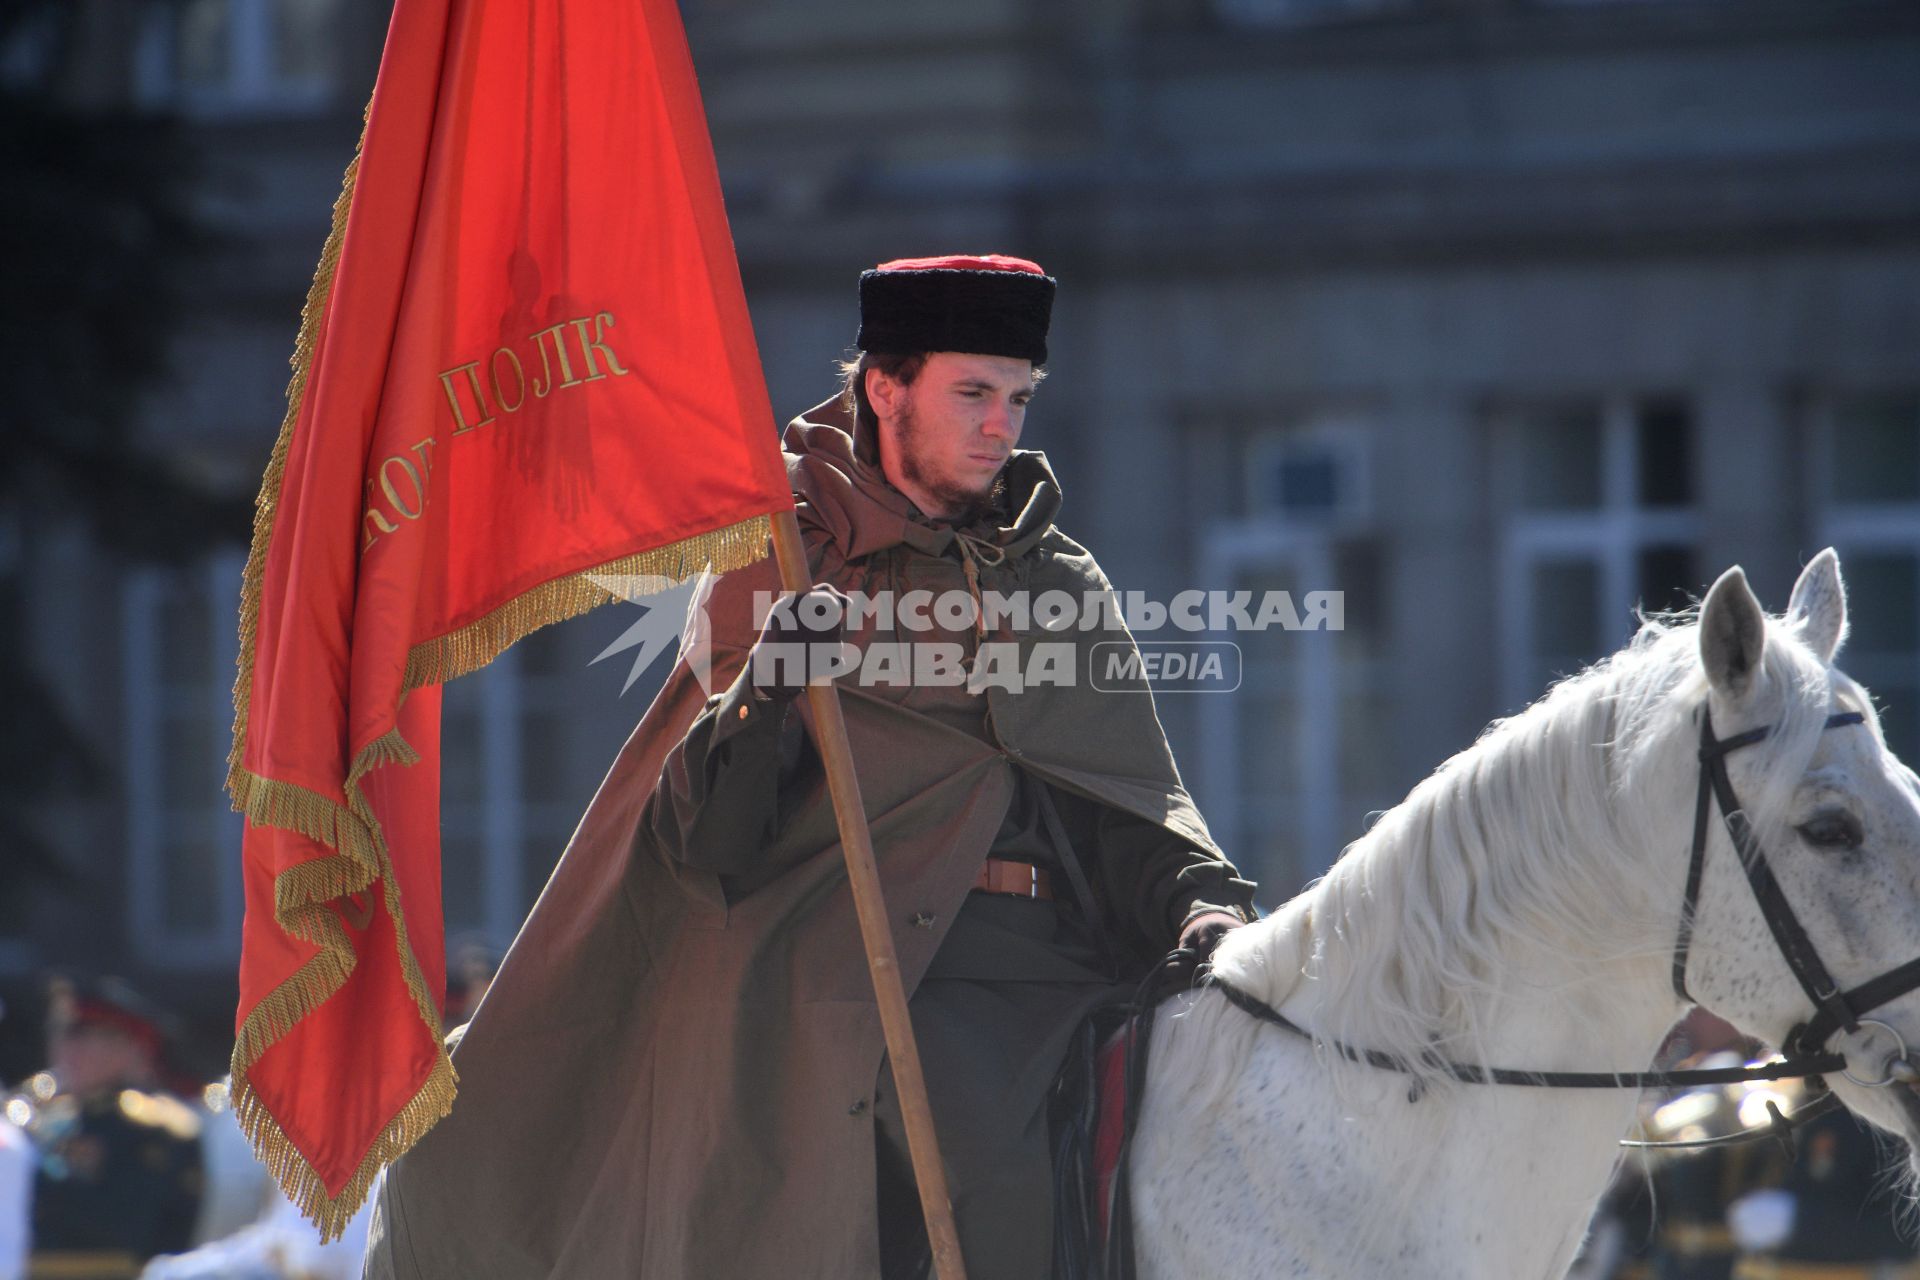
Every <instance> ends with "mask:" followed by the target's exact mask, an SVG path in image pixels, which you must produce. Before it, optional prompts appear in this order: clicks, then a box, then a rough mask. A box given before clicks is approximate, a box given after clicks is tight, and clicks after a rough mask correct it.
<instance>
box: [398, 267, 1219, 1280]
mask: <svg viewBox="0 0 1920 1280" xmlns="http://www.w3.org/2000/svg"><path fill="white" fill-rule="evenodd" d="M1054 287H1055V282H1054V281H1053V279H1052V278H1051V277H1048V276H1046V275H1045V274H1044V273H1043V272H1041V270H1040V268H1039V267H1037V266H1035V265H1034V264H1032V263H1030V262H1024V261H1021V260H1017V259H1010V258H1001V257H984V258H971V257H969V258H936V259H913V260H905V261H900V262H893V263H887V264H885V265H883V266H881V267H880V268H878V269H876V270H873V271H868V272H866V273H864V274H863V276H862V278H861V289H860V298H861V326H860V336H859V339H858V342H857V345H858V346H859V347H860V348H861V351H860V355H859V357H858V358H857V359H856V360H855V361H852V362H850V363H849V365H848V366H847V368H846V385H845V387H844V389H843V394H842V395H840V396H838V397H836V398H835V399H833V400H829V401H828V402H826V403H824V404H822V405H819V406H817V407H816V408H814V409H811V410H809V411H808V412H806V413H804V414H802V415H801V416H800V417H799V418H797V419H796V420H795V421H794V422H793V423H792V424H791V425H790V426H789V427H788V428H787V431H786V433H785V435H784V437H783V445H784V448H785V449H786V452H787V454H788V459H787V463H788V472H789V476H790V479H791V482H792V484H793V488H794V493H795V496H796V500H797V507H798V515H799V521H800V526H801V529H802V532H803V534H804V535H805V540H806V544H807V550H808V556H809V561H810V568H811V573H812V575H813V578H814V580H815V582H816V583H817V584H818V585H817V586H816V587H815V588H814V589H813V590H812V591H811V592H808V593H807V594H806V595H805V596H803V597H802V598H801V599H800V600H799V601H789V602H786V603H785V604H783V605H781V606H780V607H777V608H774V609H772V610H771V612H769V610H768V602H769V601H770V600H771V599H772V598H773V596H774V595H775V593H776V590H777V583H776V580H775V578H774V575H773V573H772V570H771V567H770V566H757V567H755V568H752V569H748V570H743V571H740V572H738V573H734V574H729V575H727V576H726V577H725V578H723V579H721V580H719V582H718V583H717V584H716V586H715V588H714V591H713V594H712V597H711V599H710V600H709V601H707V602H706V604H705V610H706V614H707V617H708V618H709V619H710V624H711V629H712V636H713V650H712V651H713V665H712V672H711V678H712V680H713V687H714V688H717V689H721V691H720V692H718V693H716V694H714V695H712V696H711V697H709V696H707V695H706V691H705V687H704V686H703V685H701V684H700V683H699V680H698V677H699V676H700V675H702V674H706V673H696V672H695V671H693V670H692V669H691V666H690V665H689V664H688V663H687V662H685V661H683V662H682V664H681V665H680V666H679V667H678V668H676V670H675V672H674V674H673V675H672V676H671V677H670V678H669V680H668V683H667V685H666V687H665V688H664V689H663V690H662V693H661V694H660V697H659V698H658V699H657V700H656V701H655V704H654V706H653V707H652V708H651V709H650V710H649V712H648V714H647V717H646V719H645V720H644V721H643V722H642V724H641V726H640V728H639V729H638V730H636V733H635V735H634V739H633V740H632V741H630V742H629V744H628V747H627V749H626V751H624V752H623V753H622V757H621V759H620V761H618V762H616V765H615V767H614V770H613V773H612V774H611V775H610V776H609V778H608V780H607V782H606V784H604V785H603V786H602V788H601V792H600V795H599V796H598V797H596V799H595V802H594V805H593V807H592V809H590V810H589V812H588V815H587V817H586V819H585V820H583V822H582V824H581V829H580V832H579V833H578V834H576V836H575V839H574V841H573V843H572V845H570V846H569V849H568V852H567V855H566V857H565V858H564V859H563V861H562V865H561V867H560V868H559V870H558V871H556V873H555V878H554V881H553V883H552V884H551V885H550V886H549V888H548V890H547V892H546V894H545V895H543V897H542V900H541V902H540V904H539V905H538V906H537V907H536V909H535V912H534V915H533V917H532V918H531V919H530V920H529V922H528V925H527V927H526V929H525V930H524V931H523V933H522V936H521V938H520V940H519V941H518V942H516V944H515V946H514V949H513V952H512V953H511V954H510V955H509V956H508V958H507V962H506V965H505V967H504V968H503V969H502V972H501V974H500V977H499V979H498V980H497V981H496V984H495V987H494V989H493V991H492V993H490V995H489V998H488V1001H487V1003H486V1004H484V1005H483V1006H482V1008H481V1010H480V1012H479V1014H478V1016H477V1017H476V1018H475V1020H474V1022H473V1024H472V1026H471V1028H470V1029H469V1031H468V1033H467V1036H466V1037H465V1039H464V1040H463V1042H462V1044H461V1046H460V1048H459V1050H458V1051H457V1052H456V1054H455V1058H454V1061H455V1065H456V1067H457V1068H458V1070H459V1071H460V1075H461V1099H460V1102H459V1104H458V1105H457V1106H456V1107H455V1109H454V1112H453V1115H452V1116H451V1117H450V1118H449V1120H448V1121H446V1122H444V1123H443V1124H442V1125H440V1126H439V1127H438V1128H436V1129H435V1130H433V1131H432V1132H431V1133H430V1134H429V1135H428V1136H427V1137H426V1138H425V1140H423V1142H422V1143H421V1144H420V1146H419V1147H418V1148H416V1150H415V1151H414V1152H413V1153H412V1154H410V1155H409V1156H407V1157H406V1158H405V1159H403V1160H402V1161H401V1162H400V1163H399V1164H397V1165H396V1166H395V1167H394V1170H393V1176H392V1178H391V1179H390V1180H389V1185H388V1187H387V1191H386V1193H385V1195H384V1197H383V1199H382V1205H381V1220H380V1222H379V1223H377V1225H376V1228H375V1233H374V1235H375V1243H374V1245H373V1248H372V1251H371V1252H370V1255H369V1271H368V1274H369V1275H370V1276H374V1277H387V1276H406V1277H427V1276H439V1275H456V1274H457V1275H460V1276H461V1277H463V1280H465V1278H467V1277H490V1276H499V1277H503V1278H504V1277H507V1276H512V1277H515V1280H519V1278H520V1277H527V1276H542V1275H544V1276H561V1275H566V1276H599V1275H616V1274H618V1275H644V1276H649V1277H656V1276H657V1277H687V1278H689V1280H691V1278H694V1277H720V1276H725V1277H728V1278H729V1280H734V1278H740V1280H749V1278H751V1277H757V1276H773V1275H780V1276H790V1275H803V1276H872V1275H876V1274H878V1275H883V1276H885V1277H888V1280H892V1278H893V1277H896V1276H915V1275H923V1274H925V1271H926V1267H927V1263H928V1257H927V1247H926V1243H925V1239H924V1235H923V1232H922V1230H921V1228H920V1225H919V1209H918V1202H917V1198H916V1193H915V1191H914V1188H913V1183H912V1174H911V1171H910V1166H909V1163H908V1160H907V1154H906V1148H905V1140H904V1136H903V1133H902V1128H901V1121H900V1116H899V1110H898V1105H897V1102H896V1099H895V1094H894V1091H893V1089H892V1086H891V1080H890V1078H889V1076H888V1073H887V1070H886V1067H885V1064H884V1062H883V1052H884V1047H883V1042H882V1039H881V1035H880V1029H879V1024H878V1019H877V1016H876V1010H875V1007H874V1002H873V997H872V992H871V986H870V979H869V976H868V974H867V971H866V961H865V957H864V951H863V948H862V946H861V943H860V937H859V932H858V929H857V927H856V924H855V916H854V910H853V904H852V901H851V895H850V892H849V890H848V886H847V881H846V874H845V870H844V867H843V865H842V862H841V854H840V850H839V847H838V843H837V842H838V834H837V830H836V828H835V824H834V818H833V813H832V807H831V804H830V801H829V798H828V795H827V790H826V787H825V785H824V781H823V776H822V768H821V763H820V760H819V757H818V755H817V754H816V753H815V751H814V748H813V745H812V742H813V740H812V738H811V737H810V729H811V725H810V723H809V721H810V712H809V710H808V708H807V706H806V704H805V702H804V700H799V699H798V698H797V696H796V695H798V694H799V692H800V691H801V689H802V688H803V687H804V685H805V683H806V682H807V681H808V680H809V679H818V678H822V677H823V676H824V674H826V673H829V672H831V673H835V674H840V677H841V678H840V681H839V683H840V687H841V690H842V701H843V703H844V705H845V712H846V720H847V724H848V731H849V737H850V739H851V743H852V747H853V751H854V759H855V763H856V766H857V768H858V770H859V773H860V779H861V787H862V791H863V794H864V798H865V802H866V807H867V811H868V814H869V817H870V819H871V822H872V829H873V839H874V846H875V850H876V854H877V857H878V862H879V868H880V873H881V877H882V881H883V884H884V887H885V893H886V900H887V905H888V908H889V910H890V911H891V913H892V915H893V917H894V919H893V921H892V923H893V929H894V941H895V945H896V948H897V950H898V954H899V957H900V967H901V976H902V979H903V981H904V982H905V984H906V986H907V989H908V991H909V992H910V993H911V1001H910V1006H909V1007H910V1010H911V1012H912V1015H913V1023H914V1029H915V1034H916V1038H917V1040H918V1043H919V1045H920V1053H921V1057H922V1059H923V1063H924V1067H925V1072H926V1077H927V1081H928V1090H929V1094H930V1099H931V1103H932V1107H933V1113H934V1121H935V1127H936V1129H937V1131H938V1134H939V1138H940V1143H941V1150H942V1155H943V1156H944V1159H945V1162H946V1165H947V1169H948V1178H949V1182H950V1186H951V1190H952V1193H953V1200H954V1210H955V1215H956V1219H957V1223H958V1228H959V1233H960V1238H961V1242H962V1246H963V1252H964V1254H965V1257H966V1261H967V1265H968V1268H969V1271H970V1274H972V1275H974V1276H975V1277H977V1278H985V1280H1023V1278H1030V1280H1043V1278H1044V1277H1046V1276H1047V1275H1048V1274H1049V1271H1050V1268H1051V1251H1052V1243H1051V1204H1052V1175H1051V1160H1050V1154H1051V1148H1052V1143H1051V1141H1050V1134H1049V1117H1048V1105H1047V1104H1048V1097H1049V1092H1050V1089H1051V1085H1052V1082H1053V1079H1054V1077H1055V1075H1056V1073H1057V1072H1058V1069H1059V1067H1060V1064H1061V1061H1062V1059H1063V1057H1064V1055H1065V1053H1066V1049H1067V1045H1068V1042H1069V1040H1070V1038H1071V1036H1072V1034H1073V1031H1074V1029H1075V1027H1076V1025H1077V1024H1078V1023H1079V1022H1080V1021H1081V1019H1082V1018H1083V1017H1084V1016H1085V1015H1086V1014H1087V1013H1088V1012H1089V1011H1090V1010H1092V1009H1094V1008H1096V1007H1099V1006H1101V1005H1103V1004H1110V1003H1113V1002H1115V1001H1116V1000H1117V999H1119V998H1120V997H1121V996H1123V995H1124V994H1125V993H1127V992H1129V991H1131V990H1132V988H1133V986H1134V985H1135V984H1136V983H1137V982H1138V981H1139V979H1140V978H1141V977H1142V975H1143V974H1144V973H1145V972H1147V970H1148V969H1149V968H1150V967H1151V966H1152V965H1153V964H1154V962H1155V961H1156V960H1157V959H1158V958H1160V957H1161V956H1163V955H1165V953H1166V952H1167V951H1169V950H1170V949H1171V948H1173V947H1174V946H1175V945H1176V943H1177V944H1179V945H1182V946H1186V947H1188V948H1190V949H1192V950H1193V951H1195V952H1202V953H1203V952H1205V951H1206V950H1209V949H1210V948H1211V945H1212V943H1213V942H1215V941H1217V940H1218V938H1219V936H1220V935H1221V934H1222V933H1223V932H1225V930H1226V929H1228V928H1231V927H1233V926H1234V925H1237V924H1239V923H1242V922H1243V921H1245V920H1247V919H1249V918H1250V915H1251V894H1252V885H1250V884H1249V883H1247V882H1246V881H1244V880H1242V879H1240V878H1239V876H1238V874H1237V873H1236V871H1235V870H1234V868H1233V866H1232V865H1231V864H1230V863H1229V862H1228V861H1227V860H1226V859H1225V857H1224V856H1223V855H1222V854H1221V852H1220V851H1219V849H1218V848H1217V847H1216V846H1215V845H1214V844H1213V841H1212V838H1211V837H1210V836H1209V835H1208V833H1207V829H1206V826H1205V824H1204V822H1203V821H1202V819H1201V818H1200V815H1199V813H1198V811H1197V810H1196V809H1195V807H1194V805H1193V802H1192V799H1191V797H1190V796H1189V795H1188V794H1187V792H1186V790H1185V788H1184V787H1183V786H1182V784H1181V782H1180V778H1179V774H1178V771H1177V770H1176V768H1175V766H1174V763H1173V758H1172V755H1171V752H1170V750H1169V749H1168V746H1167V743H1166V739H1165V737H1164V735H1163V733H1162V731H1161V728H1160V725H1159V721H1158V719H1157V717H1156V716H1155V714H1154V709H1153V702H1152V698H1151V695H1150V692H1149V690H1148V689H1147V686H1146V684H1145V682H1144V680H1143V679H1142V678H1141V677H1140V675H1139V674H1138V673H1139V670H1140V667H1139V664H1138V663H1137V662H1136V663H1134V664H1133V665H1132V667H1131V669H1130V670H1131V674H1123V675H1121V676H1120V677H1119V678H1118V679H1117V680H1116V679H1111V678H1109V679H1100V680H1099V684H1100V686H1101V687H1099V688H1096V687H1095V677H1096V676H1097V675H1099V674H1101V673H1108V672H1110V671H1111V670H1112V668H1110V667H1109V666H1106V665H1103V666H1102V667H1100V668H1099V670H1098V672H1096V668H1095V666H1094V658H1095V655H1096V653H1097V652H1098V649H1097V646H1102V645H1104V646H1106V647H1108V648H1109V649H1111V648H1113V647H1115V646H1120V647H1121V651H1122V652H1123V653H1130V652H1132V649H1133V641H1132V637H1131V636H1130V635H1129V634H1128V632H1127V630H1126V627H1125V624H1124V623H1123V622H1122V621H1121V620H1120V617H1119V610H1118V607H1117V604H1116V602H1115V601H1114V598H1113V592H1112V589H1111V586H1110V585H1109V584H1108V582H1107V580H1106V578H1105V576H1104V575H1103V574H1102V573H1101V572H1100V570H1099V568H1098V567H1097V565H1095V563H1094V561H1093V558H1092V557H1091V556H1090V555H1089V554H1088V553H1087V552H1086V551H1085V550H1084V549H1083V548H1081V547H1080V546H1078V545H1077V544H1076V543H1074V542H1073V541H1072V540H1071V539H1069V538H1068V537H1067V536H1066V535H1065V534H1063V533H1061V532H1060V531H1059V530H1058V529H1057V528H1055V527H1054V524H1053V519H1054V515H1055V513H1056V512H1057V510H1058V508H1059V505H1060V489H1059V485H1058V483H1057V481H1056V480H1055V478H1054V476H1053V473H1052V470H1051V468H1050V467H1049V465H1048V463H1047V460H1046V458H1045V456H1044V455H1042V454H1040V453H1037V452H1032V451H1026V450H1019V449H1017V448H1016V447H1015V446H1016V444H1017V442H1018V440H1019V437H1020V434H1021V428H1022V425H1023V421H1024V417H1025V412H1026V407H1027V403H1028V401H1029V400H1030V399H1031V397H1032V396H1033V393H1034V390H1035V387H1036V385H1037V383H1038V381H1039V379H1040V377H1041V376H1043V369H1042V366H1043V364H1044V361H1045V359H1046V334H1047V327H1048V319H1049V315H1050V311H1051V306H1052V300H1053V294H1054ZM1049 593H1057V594H1055V595H1052V596H1049V598H1050V599H1053V600H1056V601H1058V600H1062V599H1064V600H1066V601H1069V602H1071V605H1072V607H1074V608H1075V609H1076V610H1078V611H1079V615H1078V616H1077V617H1075V618H1074V619H1073V620H1072V622H1071V624H1070V625H1067V626H1063V627H1058V628H1057V629H1050V628H1049V627H1048V626H1047V625H1046V622H1045V619H1046V617H1047V616H1048V615H1047V613H1046V611H1045V610H1044V609H1037V608H1035V607H1034V602H1035V601H1038V600H1039V599H1040V598H1041V597H1042V596H1048V595H1049ZM756 597H757V600H756ZM849 606H851V607H849ZM1122 668H1123V670H1124V669H1125V668H1124V664H1122ZM723 686H724V687H723ZM595 860H599V861H600V863H601V865H599V866H597V867H596V866H595V865H594V861H595ZM609 864H611V865H614V866H616V867H617V868H618V870H619V875H618V876H617V877H616V876H614V875H611V874H609ZM621 864H624V865H621ZM549 1075H550V1076H551V1077H552V1078H555V1079H559V1080H564V1081H566V1082H567V1084H568V1085H569V1086H570V1089H571V1093H570V1095H569V1105H568V1106H567V1107H565V1108H556V1107H553V1106H551V1105H549V1104H548V1103H546V1102H544V1101H530V1099H532V1098H534V1096H535V1095H536V1094H537V1092H538V1090H537V1085H538V1083H539V1081H540V1080H541V1079H542V1078H544V1077H547V1076H549ZM483 1117H484V1118H483ZM543 1117H545V1119H543ZM556 1135H558V1136H556ZM516 1137H519V1138H521V1139H523V1140H524V1141H522V1142H520V1143H515V1138H516ZM501 1142H506V1143H509V1144H514V1145H513V1150H514V1151H515V1153H516V1154H515V1158H514V1159H512V1160H502V1159H501V1158H500V1150H499V1144H500V1143H501ZM556 1145H557V1146H560V1147H561V1148H562V1149H561V1150H553V1149H552V1147H554V1146H556ZM530 1205H537V1206H538V1212H529V1211H528V1209H529V1207H530Z"/></svg>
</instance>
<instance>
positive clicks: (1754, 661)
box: [1700, 565, 1767, 700]
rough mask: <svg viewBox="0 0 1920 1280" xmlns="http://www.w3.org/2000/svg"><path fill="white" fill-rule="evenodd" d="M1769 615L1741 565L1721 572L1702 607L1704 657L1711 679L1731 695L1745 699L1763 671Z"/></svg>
mask: <svg viewBox="0 0 1920 1280" xmlns="http://www.w3.org/2000/svg"><path fill="white" fill-rule="evenodd" d="M1766 643H1767V615H1766V614H1765V613H1763V612H1762V611H1761V609H1760V602H1759V601H1758V600H1756V599H1755V598H1754V595H1753V588H1751V587H1749V586H1748V585H1747V575H1746V572H1745V571H1744V570H1742V569H1741V568H1740V566H1739V565H1735V566H1733V568H1731V569H1729V570H1727V571H1726V572H1725V573H1723V574H1721V575H1720V580H1719V581H1718V582H1716V583H1714V584H1713V587H1712V588H1711V589H1710V590H1709V591H1708V592H1707V598H1706V600H1705V602H1704V603H1702V604H1701V606H1700V660H1701V662H1702V663H1704V664H1705V665H1706V668H1707V681H1708V683H1709V684H1711V685H1712V686H1713V687H1714V688H1715V689H1716V690H1718V691H1719V692H1720V693H1722V694H1724V695H1726V696H1727V697H1728V698H1731V699H1735V700H1738V699H1740V698H1744V697H1745V696H1746V695H1747V694H1748V693H1749V692H1750V691H1751V690H1752V688H1753V682H1754V677H1755V675H1757V674H1758V672H1759V670H1760V654H1761V652H1762V651H1763V650H1764V649H1765V647H1766Z"/></svg>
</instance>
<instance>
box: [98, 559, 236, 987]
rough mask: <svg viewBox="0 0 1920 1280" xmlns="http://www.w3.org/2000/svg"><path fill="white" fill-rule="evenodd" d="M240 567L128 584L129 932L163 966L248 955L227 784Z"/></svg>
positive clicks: (195, 568)
mask: <svg viewBox="0 0 1920 1280" xmlns="http://www.w3.org/2000/svg"><path fill="white" fill-rule="evenodd" d="M243 563H244V557H243V556H242V555H240V554H238V553H229V554H225V555H220V556H217V557H214V558H213V559H211V560H209V561H202V562H200V563H198V564H195V565H190V566H187V567H184V568H177V569H174V568H168V569H139V570H136V571H134V572H133V573H132V574H131V575H129V577H128V579H127V583H126V588H125V590H126V601H125V603H126V609H125V614H124V616H125V619H126V624H125V625H126V631H125V651H124V652H125V661H124V674H125V695H126V736H125V743H126V756H125V767H126V782H127V859H128V885H127V904H128V912H129V916H130V919H129V931H130V933H131V938H132V942H133V946H134V949H135V950H136V951H137V952H138V954H139V955H140V957H141V958H142V959H143V960H144V961H146V962H147V963H149V964H152V965H155V966H163V967H206V966H212V965H225V964H229V963H231V962H232V960H233V958H234V957H235V956H236V955H238V954H239V946H240V917H241V913H242V909H243V904H242V901H241V885H240V877H239V876H238V875H237V874H235V871H234V868H235V867H236V866H237V865H238V858H239V849H240V837H241V818H240V815H239V814H237V813H234V812H233V811H232V809H231V808H230V807H229V805H228V802H227V794H226V780H227V750H228V747H229V745H230V742H231V733H232V729H233V678H234V656H235V649H236V646H237V644H238V637H237V635H236V631H235V626H234V621H235V619H234V601H236V600H238V599H239V598H240V573H241V568H242V565H243Z"/></svg>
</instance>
